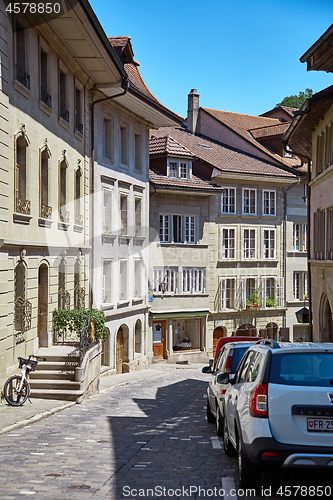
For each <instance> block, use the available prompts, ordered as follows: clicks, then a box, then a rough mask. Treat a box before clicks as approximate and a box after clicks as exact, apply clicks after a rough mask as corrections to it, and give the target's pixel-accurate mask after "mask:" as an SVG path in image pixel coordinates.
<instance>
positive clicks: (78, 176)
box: [74, 167, 83, 226]
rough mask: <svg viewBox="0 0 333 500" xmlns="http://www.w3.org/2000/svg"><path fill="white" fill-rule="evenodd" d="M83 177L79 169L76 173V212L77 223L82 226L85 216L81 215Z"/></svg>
mask: <svg viewBox="0 0 333 500" xmlns="http://www.w3.org/2000/svg"><path fill="white" fill-rule="evenodd" d="M81 177H82V170H81V168H80V167H78V168H77V169H76V171H75V200H74V202H75V203H74V210H75V223H76V224H78V225H80V226H82V225H83V215H82V214H81V184H82V182H81Z"/></svg>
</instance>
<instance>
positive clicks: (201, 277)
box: [182, 267, 206, 294]
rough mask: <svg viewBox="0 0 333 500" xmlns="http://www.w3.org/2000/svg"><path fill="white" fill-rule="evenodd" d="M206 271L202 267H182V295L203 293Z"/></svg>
mask: <svg viewBox="0 0 333 500" xmlns="http://www.w3.org/2000/svg"><path fill="white" fill-rule="evenodd" d="M205 281H206V269H205V268H204V267H198V268H196V267H192V268H191V267H183V269H182V284H183V294H200V293H205V292H206V289H205V286H206V285H205Z"/></svg>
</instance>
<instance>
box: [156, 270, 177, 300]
mask: <svg viewBox="0 0 333 500" xmlns="http://www.w3.org/2000/svg"><path fill="white" fill-rule="evenodd" d="M164 280H167V283H168V287H167V289H166V290H165V292H164V293H165V294H168V295H174V294H177V293H178V267H154V268H153V284H154V285H153V291H154V294H162V289H161V287H160V285H161V283H162V282H163V281H164Z"/></svg>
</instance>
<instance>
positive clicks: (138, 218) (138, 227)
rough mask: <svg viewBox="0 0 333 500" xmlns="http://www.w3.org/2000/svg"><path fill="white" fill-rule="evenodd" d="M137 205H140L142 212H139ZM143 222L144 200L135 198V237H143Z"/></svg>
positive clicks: (139, 197) (140, 197) (138, 197)
mask: <svg viewBox="0 0 333 500" xmlns="http://www.w3.org/2000/svg"><path fill="white" fill-rule="evenodd" d="M137 203H139V204H140V211H137ZM142 220H143V198H142V196H137V195H135V196H134V230H135V236H142V229H143V227H142Z"/></svg>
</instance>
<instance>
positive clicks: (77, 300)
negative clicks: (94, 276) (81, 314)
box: [74, 253, 84, 309]
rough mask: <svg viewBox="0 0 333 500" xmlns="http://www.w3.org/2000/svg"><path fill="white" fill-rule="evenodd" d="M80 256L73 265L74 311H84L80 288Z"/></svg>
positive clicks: (82, 295)
mask: <svg viewBox="0 0 333 500" xmlns="http://www.w3.org/2000/svg"><path fill="white" fill-rule="evenodd" d="M80 257H81V254H80V253H79V254H78V256H77V259H76V261H75V264H74V309H84V288H82V287H81V261H80Z"/></svg>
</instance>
